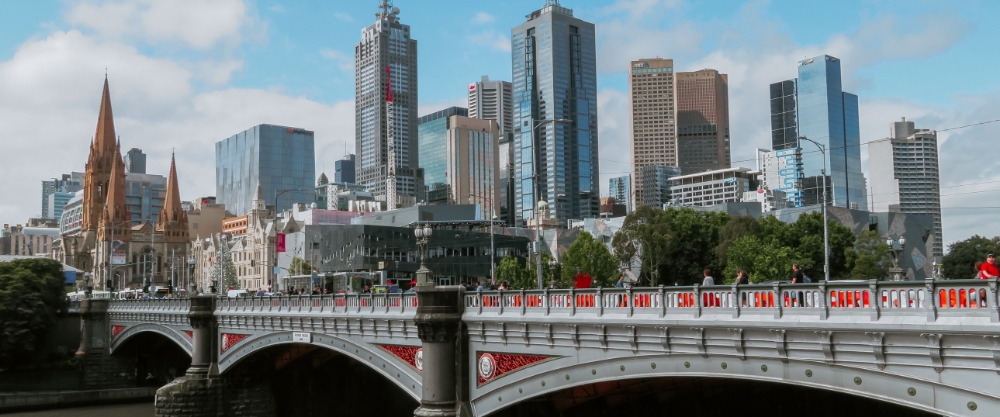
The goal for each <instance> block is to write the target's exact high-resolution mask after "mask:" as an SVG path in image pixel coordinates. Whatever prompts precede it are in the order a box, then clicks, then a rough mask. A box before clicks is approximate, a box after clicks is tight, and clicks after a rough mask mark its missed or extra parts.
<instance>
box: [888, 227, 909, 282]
mask: <svg viewBox="0 0 1000 417" xmlns="http://www.w3.org/2000/svg"><path fill="white" fill-rule="evenodd" d="M897 243H899V245H896V244H897ZM885 244H886V245H889V253H891V254H892V268H890V269H889V276H890V277H892V280H893V281H902V280H903V268H900V267H899V255H900V254H901V253H902V252H903V249H905V248H906V238H904V237H902V236H900V237H899V239H894V238H893V237H891V236H890V237H889V238H888V239H886V241H885Z"/></svg>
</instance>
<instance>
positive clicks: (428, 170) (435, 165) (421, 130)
mask: <svg viewBox="0 0 1000 417" xmlns="http://www.w3.org/2000/svg"><path fill="white" fill-rule="evenodd" d="M468 115H469V110H468V109H466V108H463V107H449V108H447V109H444V110H438V111H436V112H434V113H431V114H427V115H424V116H421V117H420V119H418V123H419V124H418V126H417V141H418V146H417V147H418V148H419V149H420V168H422V169H423V172H424V184H425V185H426V186H427V188H428V190H435V189H441V188H443V187H445V186H446V185H447V184H448V178H447V177H446V176H445V173H446V172H448V131H449V130H450V129H451V126H450V123H449V122H450V121H451V116H468ZM446 197H447V196H446Z"/></svg>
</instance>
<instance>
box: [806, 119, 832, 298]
mask: <svg viewBox="0 0 1000 417" xmlns="http://www.w3.org/2000/svg"><path fill="white" fill-rule="evenodd" d="M799 139H802V140H806V141H809V142H812V143H813V144H814V145H816V146H817V147H818V148H819V151H820V152H821V153H822V154H823V171H822V174H823V279H824V280H826V281H828V282H829V281H830V230H829V225H828V224H827V223H828V222H827V220H826V205H827V199H826V146H823V144H821V143H819V142H816V141H814V140H812V139H809V138H807V137H805V136H799Z"/></svg>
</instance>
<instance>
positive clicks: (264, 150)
mask: <svg viewBox="0 0 1000 417" xmlns="http://www.w3.org/2000/svg"><path fill="white" fill-rule="evenodd" d="M315 178H316V157H315V143H314V137H313V132H310V131H308V130H304V129H298V128H292V127H286V126H275V125H257V126H254V127H252V128H250V129H247V130H245V131H243V132H240V133H238V134H236V135H233V136H231V137H229V138H228V139H225V140H222V141H219V142H216V144H215V190H216V191H215V193H216V194H215V195H216V201H217V202H218V203H219V204H225V205H226V209H227V210H229V212H231V213H233V214H234V215H237V216H242V215H244V214H247V212H248V211H249V210H250V207H251V203H252V202H253V196H254V192H255V191H256V189H257V184H258V183H260V185H261V188H262V191H263V193H264V195H263V197H264V201H265V202H266V204H267V205H268V206H271V205H274V204H275V195H276V193H278V192H281V190H297V191H288V192H285V193H283V194H281V195H280V196H278V199H277V208H278V210H279V211H281V210H287V209H289V208H291V207H292V204H294V203H310V202H312V201H313V198H314V196H313V188H314V187H315V186H314V185H313V183H314V181H315Z"/></svg>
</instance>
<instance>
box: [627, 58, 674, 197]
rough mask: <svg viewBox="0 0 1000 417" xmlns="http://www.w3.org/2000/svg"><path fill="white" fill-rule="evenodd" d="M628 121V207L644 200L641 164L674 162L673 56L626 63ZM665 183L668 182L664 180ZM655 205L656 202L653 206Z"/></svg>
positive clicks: (671, 163)
mask: <svg viewBox="0 0 1000 417" xmlns="http://www.w3.org/2000/svg"><path fill="white" fill-rule="evenodd" d="M628 84H629V94H630V95H631V102H632V103H631V106H629V125H630V126H631V127H632V129H631V136H632V140H631V141H630V143H629V146H630V150H631V153H632V179H633V180H634V182H633V183H632V195H631V196H630V197H629V200H628V201H629V204H630V205H631V207H633V208H634V207H638V206H639V205H640V204H643V202H644V201H645V188H644V185H645V184H646V181H644V180H643V178H642V172H643V168H644V167H646V166H649V165H669V166H677V161H678V158H677V156H678V155H677V130H676V126H675V124H674V122H675V121H676V120H677V108H676V107H675V106H674V60H672V59H661V58H655V59H643V60H639V61H632V62H631V63H630V64H629V77H628ZM668 184H669V182H668ZM654 207H656V206H654Z"/></svg>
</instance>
